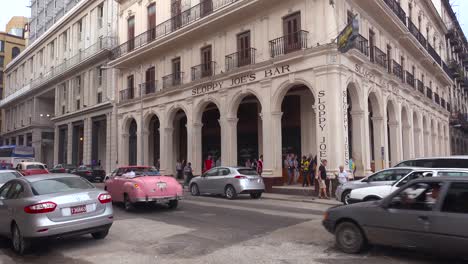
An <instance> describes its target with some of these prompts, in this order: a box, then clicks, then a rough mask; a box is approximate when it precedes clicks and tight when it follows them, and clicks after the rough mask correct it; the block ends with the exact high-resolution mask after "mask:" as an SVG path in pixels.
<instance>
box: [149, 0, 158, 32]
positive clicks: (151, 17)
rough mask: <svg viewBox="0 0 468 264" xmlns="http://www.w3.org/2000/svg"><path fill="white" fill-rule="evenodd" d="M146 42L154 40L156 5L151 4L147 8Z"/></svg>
mask: <svg viewBox="0 0 468 264" xmlns="http://www.w3.org/2000/svg"><path fill="white" fill-rule="evenodd" d="M148 33H149V35H148V40H149V41H151V40H154V39H155V38H156V4H155V3H153V4H151V5H149V6H148Z"/></svg>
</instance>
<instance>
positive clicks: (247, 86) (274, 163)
mask: <svg viewBox="0 0 468 264" xmlns="http://www.w3.org/2000/svg"><path fill="white" fill-rule="evenodd" d="M41 2H43V1H41ZM102 21H104V22H102ZM353 22H354V23H355V24H356V25H357V26H356V27H353V28H352V31H346V32H345V33H346V34H347V36H350V37H349V38H348V39H347V40H346V45H347V51H346V52H341V51H339V50H338V46H337V41H336V38H337V36H338V35H339V34H340V33H341V32H343V29H345V28H346V26H347V25H350V24H352V23H353ZM467 47H468V45H467V41H466V38H465V36H464V35H463V32H462V31H461V29H460V26H459V24H458V21H457V20H456V17H455V15H454V13H453V10H452V9H451V7H450V5H449V4H448V2H447V1H445V0H433V1H422V0H419V1H415V0H413V1H409V0H401V1H395V0H359V1H357V0H347V1H329V0H320V1H312V0H290V1H280V0H237V1H236V0H200V1H196V0H192V1H180V0H161V1H154V0H119V1H111V0H107V1H102V0H101V1H81V2H79V3H78V4H77V5H76V6H74V7H72V8H71V10H70V11H68V12H67V13H66V14H65V15H64V16H63V17H62V18H60V19H59V20H58V21H57V22H56V23H55V25H53V26H52V27H50V28H49V29H48V30H47V31H46V32H45V33H43V34H42V35H41V36H40V37H39V38H38V39H36V40H35V41H34V42H33V43H32V44H30V46H29V47H28V48H27V49H26V51H25V52H23V53H22V54H21V56H20V58H18V59H17V60H16V61H14V62H12V63H10V65H8V67H7V71H6V74H7V87H8V88H7V89H8V92H7V97H6V98H5V99H4V100H2V102H1V107H2V108H3V109H5V111H6V113H7V120H9V121H8V123H7V124H6V126H5V127H4V129H3V131H2V135H3V136H4V137H5V138H6V139H10V140H13V139H14V138H16V137H18V136H19V135H21V134H24V133H25V132H26V131H30V133H33V137H34V135H37V136H36V140H37V142H40V141H41V140H44V136H48V137H50V138H52V139H53V140H52V142H53V145H51V146H50V147H47V145H43V144H37V145H36V147H37V148H42V149H41V154H42V156H41V158H42V160H44V161H46V162H48V163H49V164H50V165H52V163H54V164H56V163H65V162H67V163H75V164H78V163H91V162H93V161H98V160H99V161H101V162H102V163H103V164H104V165H105V169H106V170H107V171H110V170H112V169H114V168H115V167H117V166H119V165H127V164H141V165H154V166H158V167H159V168H160V170H161V172H162V173H163V174H168V175H170V174H172V175H174V174H175V165H176V161H178V160H180V161H182V160H185V161H188V162H192V165H193V169H194V174H200V173H201V172H202V170H203V160H204V159H206V158H207V157H208V156H209V155H211V156H214V157H215V158H216V159H220V161H221V164H223V165H230V166H235V165H244V164H245V162H246V161H247V160H248V159H250V160H253V159H258V158H259V157H260V156H261V155H263V159H264V170H263V176H264V178H265V182H266V183H267V184H269V185H273V184H281V183H282V181H283V180H282V175H283V170H284V165H283V163H284V162H283V160H284V157H285V155H286V154H288V153H294V154H297V155H301V156H302V155H306V156H309V155H311V156H312V157H313V156H317V158H318V159H319V160H323V159H327V160H328V167H329V171H330V172H331V173H333V172H335V171H336V170H337V169H338V167H339V165H344V166H348V165H349V160H350V159H351V158H352V159H353V161H354V162H355V164H356V167H357V172H356V174H357V176H364V175H368V174H370V173H371V172H372V171H374V170H378V169H381V168H385V167H389V166H393V165H395V164H396V163H397V162H399V161H401V160H403V159H408V158H413V157H422V156H437V155H450V154H466V153H467V152H468V142H467V140H468V137H467V132H468V124H467V116H466V113H467V104H468V99H467V94H468V92H467V89H468V79H467V78H466V76H467V70H468V52H467ZM56 57H58V59H57V58H56ZM31 61H32V62H31ZM62 64H64V65H65V66H62ZM23 65H24V67H25V68H22V66H23ZM51 65H53V67H52V68H51ZM24 69H26V70H24ZM31 74H32V76H31ZM37 79H39V81H37ZM22 107H29V108H26V109H29V110H22V109H23V108H22ZM21 111H23V112H21ZM24 111H25V112H24ZM29 112H31V113H32V114H33V117H32V119H30V120H31V121H30V123H27V124H26V125H24V126H23V127H21V126H19V124H20V122H19V120H21V119H24V116H27V115H22V114H19V113H29ZM42 112H44V113H46V112H47V113H49V114H50V115H51V116H52V117H51V118H49V119H47V120H42V119H41V118H40V114H41V113H42ZM32 120H34V121H32ZM26 122H28V119H26ZM15 125H16V127H15ZM44 132H46V134H44ZM47 133H50V134H47ZM33 141H35V140H33ZM35 142H36V141H35ZM36 153H37V151H36ZM47 157H49V158H47Z"/></svg>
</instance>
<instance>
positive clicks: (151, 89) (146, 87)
mask: <svg viewBox="0 0 468 264" xmlns="http://www.w3.org/2000/svg"><path fill="white" fill-rule="evenodd" d="M157 88H158V81H157V80H151V81H147V82H144V83H142V84H140V93H141V95H142V96H144V95H148V94H154V93H156V91H157Z"/></svg>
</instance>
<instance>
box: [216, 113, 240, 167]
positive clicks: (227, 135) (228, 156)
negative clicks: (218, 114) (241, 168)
mask: <svg viewBox="0 0 468 264" xmlns="http://www.w3.org/2000/svg"><path fill="white" fill-rule="evenodd" d="M238 121H239V119H238V118H237V117H227V118H221V121H220V125H221V144H222V146H221V164H222V165H223V166H237V165H238V164H237V122H238Z"/></svg>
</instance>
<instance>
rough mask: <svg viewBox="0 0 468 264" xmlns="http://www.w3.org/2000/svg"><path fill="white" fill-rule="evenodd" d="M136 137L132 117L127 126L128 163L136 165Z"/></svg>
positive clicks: (135, 127) (134, 123) (135, 126)
mask: <svg viewBox="0 0 468 264" xmlns="http://www.w3.org/2000/svg"><path fill="white" fill-rule="evenodd" d="M137 139H138V136H137V123H136V121H135V119H132V121H130V126H129V128H128V165H137V150H138V143H137V141H138V140H137Z"/></svg>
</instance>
